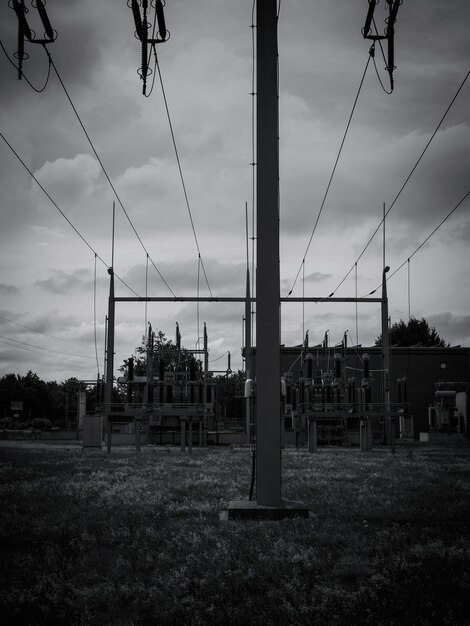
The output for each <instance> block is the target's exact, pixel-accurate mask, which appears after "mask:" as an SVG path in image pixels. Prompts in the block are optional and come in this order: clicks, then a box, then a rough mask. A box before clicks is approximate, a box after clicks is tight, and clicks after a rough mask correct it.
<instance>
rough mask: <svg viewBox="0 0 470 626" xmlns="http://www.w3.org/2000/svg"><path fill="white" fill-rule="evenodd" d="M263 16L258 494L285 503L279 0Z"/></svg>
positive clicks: (259, 41)
mask: <svg viewBox="0 0 470 626" xmlns="http://www.w3.org/2000/svg"><path fill="white" fill-rule="evenodd" d="M256 16H257V36H256V52H257V73H256V74H257V89H256V91H257V134H256V145H257V159H256V160H257V208H258V214H257V241H258V246H257V276H256V302H257V306H256V309H257V311H256V343H257V347H256V359H257V365H256V388H257V407H258V408H257V434H256V457H257V469H256V499H257V503H258V504H259V505H265V506H279V505H280V504H281V402H280V379H281V366H280V345H281V341H280V273H279V147H278V117H279V111H278V80H277V70H278V67H277V63H278V59H277V54H278V49H277V0H262V1H259V2H257V5H256Z"/></svg>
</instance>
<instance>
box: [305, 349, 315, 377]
mask: <svg viewBox="0 0 470 626" xmlns="http://www.w3.org/2000/svg"><path fill="white" fill-rule="evenodd" d="M305 361H306V363H307V378H313V355H312V354H307V358H306V359H305Z"/></svg>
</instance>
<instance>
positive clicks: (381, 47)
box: [372, 17, 393, 95]
mask: <svg viewBox="0 0 470 626" xmlns="http://www.w3.org/2000/svg"><path fill="white" fill-rule="evenodd" d="M372 23H373V24H374V28H375V34H376V35H378V34H379V31H378V29H377V24H376V23H375V18H374V17H372ZM378 41H379V46H380V51H381V52H382V58H383V60H384V63H385V67H387V59H386V58H385V52H384V49H383V46H382V40H381V39H379V40H378ZM372 60H373V62H374V67H375V73H376V74H377V78H378V79H379V83H380V86H381V87H382V89H383V90H384V92H385V93H386V94H387V95H390V94H392V93H393V87H391V88H390V91H388V90H387V89H386V88H385V85H384V84H383V82H382V79H381V77H380V73H379V70H378V67H377V63H376V62H375V54H374V55H373V57H372Z"/></svg>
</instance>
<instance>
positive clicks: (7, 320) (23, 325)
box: [0, 315, 83, 348]
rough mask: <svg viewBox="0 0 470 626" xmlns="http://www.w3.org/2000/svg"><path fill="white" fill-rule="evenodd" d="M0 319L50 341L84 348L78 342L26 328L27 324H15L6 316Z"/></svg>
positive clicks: (1, 316)
mask: <svg viewBox="0 0 470 626" xmlns="http://www.w3.org/2000/svg"><path fill="white" fill-rule="evenodd" d="M0 319H2V320H5V321H6V322H10V324H15V325H16V326H21V328H25V329H26V330H30V331H31V332H33V333H37V334H38V335H44V337H49V338H50V339H55V340H57V341H63V342H64V343H67V344H71V343H73V344H74V345H76V346H80V347H82V348H83V344H82V343H78V342H76V341H70V340H69V339H63V338H62V337H55V336H54V335H49V334H48V333H43V332H42V331H40V330H37V329H36V328H31V326H26V325H25V324H20V322H15V321H14V320H11V319H9V318H8V317H5V316H4V315H0Z"/></svg>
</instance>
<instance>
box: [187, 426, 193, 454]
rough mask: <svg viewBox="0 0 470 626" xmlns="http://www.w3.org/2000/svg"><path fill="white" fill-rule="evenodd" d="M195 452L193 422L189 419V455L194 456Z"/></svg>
mask: <svg viewBox="0 0 470 626" xmlns="http://www.w3.org/2000/svg"><path fill="white" fill-rule="evenodd" d="M192 452H193V420H192V418H191V417H190V418H189V429H188V453H189V454H192Z"/></svg>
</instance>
